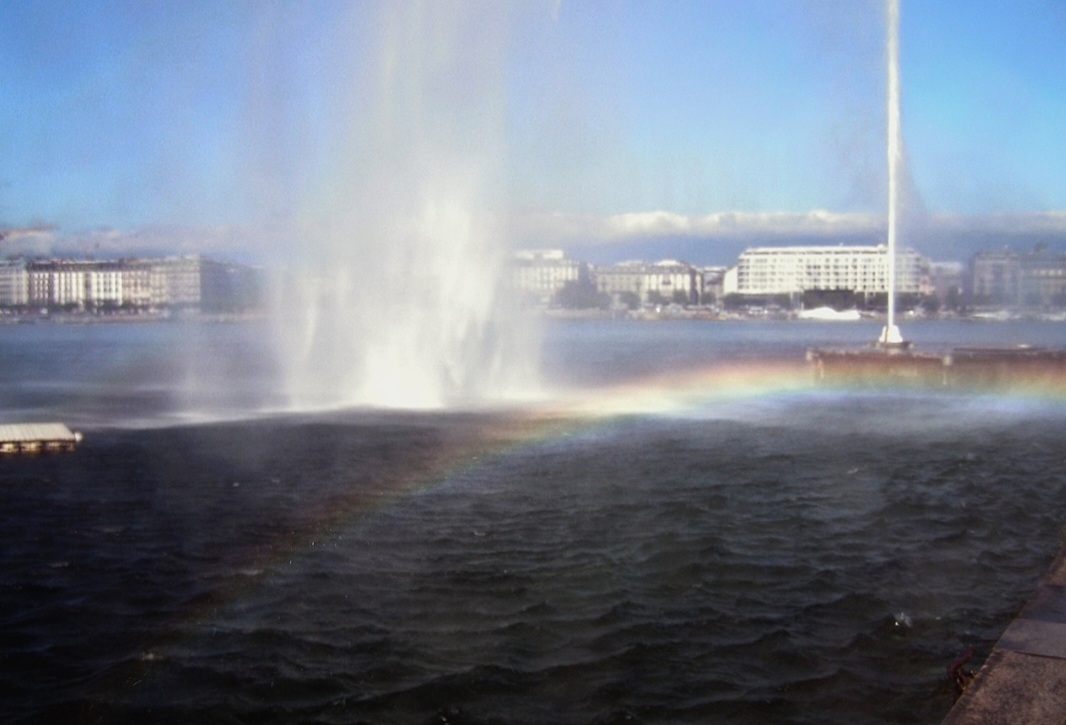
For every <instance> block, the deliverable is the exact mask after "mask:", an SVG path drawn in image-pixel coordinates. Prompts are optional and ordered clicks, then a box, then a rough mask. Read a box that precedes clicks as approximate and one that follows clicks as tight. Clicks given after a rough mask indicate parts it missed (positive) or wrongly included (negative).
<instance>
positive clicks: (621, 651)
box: [0, 321, 1066, 724]
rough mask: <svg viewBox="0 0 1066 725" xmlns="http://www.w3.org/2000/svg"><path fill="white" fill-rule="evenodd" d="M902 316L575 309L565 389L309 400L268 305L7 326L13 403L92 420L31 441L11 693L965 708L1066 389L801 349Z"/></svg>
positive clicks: (985, 332)
mask: <svg viewBox="0 0 1066 725" xmlns="http://www.w3.org/2000/svg"><path fill="white" fill-rule="evenodd" d="M878 331H879V327H878V326H876V325H869V324H839V323H838V324H831V323H830V324H821V323H810V324H807V323H705V322H669V323H633V322H624V321H617V322H612V321H552V322H547V323H545V325H544V330H543V336H544V339H543V344H542V347H541V350H542V352H541V359H540V360H539V367H540V370H541V371H542V376H541V382H540V385H539V387H538V390H539V391H540V395H539V397H537V398H536V399H535V400H532V401H529V402H527V403H523V404H516V403H514V402H510V403H508V404H507V405H501V406H480V407H478V408H476V409H467V410H451V411H435V412H415V411H382V410H377V411H372V410H335V411H330V412H317V413H311V412H306V411H304V412H297V411H287V412H282V411H283V409H284V407H285V405H284V396H283V391H282V390H280V389H279V386H278V383H277V369H276V366H275V365H274V363H273V361H272V359H271V357H270V354H269V351H268V349H266V348H265V347H264V345H263V342H262V341H263V340H265V339H267V338H268V337H269V336H268V335H265V334H264V332H263V330H262V329H261V328H260V327H259V326H258V325H257V324H255V323H248V324H230V325H208V324H191V323H188V324H177V323H172V324H135V325H83V326H61V325H34V326H8V327H0V369H2V370H3V371H4V376H3V379H2V380H0V410H2V411H3V413H2V418H3V422H10V421H20V420H51V419H58V420H63V421H65V422H68V423H70V424H72V426H73V427H77V428H80V429H81V430H83V432H84V433H85V435H86V438H85V441H84V443H83V444H82V446H81V447H80V448H79V449H78V451H76V452H75V453H73V454H67V455H56V456H42V457H33V458H5V459H3V460H0V537H2V540H3V541H4V546H3V547H2V549H0V652H2V653H3V657H2V658H0V688H2V691H3V692H4V693H5V694H4V697H3V698H2V701H0V716H2V719H3V721H4V722H27V723H29V722H100V723H124V722H130V723H133V722H137V723H144V722H153V723H189V722H197V723H252V722H255V723H427V724H428V723H444V722H449V723H560V724H565V723H575V724H576V723H768V722H773V723H911V722H937V721H939V720H940V719H941V718H942V717H943V716H944V715H945V714H946V712H947V710H948V709H949V708H950V706H951V704H952V699H953V692H952V687H951V684H950V682H949V681H948V680H947V678H946V676H945V668H946V667H947V665H948V664H949V663H950V662H951V661H952V660H953V659H954V658H955V657H956V656H957V655H958V654H960V653H961V652H962V651H964V650H965V648H966V647H967V646H969V645H973V646H974V647H975V649H976V651H977V661H975V662H974V664H975V665H976V664H979V661H980V659H981V658H983V657H984V656H987V654H988V653H989V651H990V650H991V647H992V645H993V644H994V642H995V640H996V639H997V638H998V637H999V635H1000V633H1001V632H1002V630H1003V628H1004V627H1005V626H1006V624H1007V623H1008V622H1009V621H1010V619H1011V618H1012V617H1013V615H1014V614H1015V613H1016V612H1017V611H1018V609H1019V608H1020V606H1021V604H1022V603H1023V602H1024V599H1025V597H1026V596H1027V594H1028V592H1030V591H1031V590H1032V588H1033V587H1034V586H1035V585H1036V583H1037V582H1038V580H1039V578H1040V577H1041V575H1042V574H1043V572H1044V570H1045V568H1046V567H1047V565H1048V563H1049V562H1050V561H1051V559H1052V557H1053V556H1054V555H1055V554H1056V553H1057V551H1058V548H1059V546H1060V544H1061V539H1062V532H1063V523H1064V521H1066V496H1064V494H1066V451H1064V450H1063V449H1062V446H1061V441H1062V440H1063V435H1064V433H1066V404H1064V398H1063V396H1062V395H1059V394H1056V391H1046V390H1045V391H1042V393H1041V395H1032V394H1022V393H1013V392H1011V393H1003V394H989V393H987V392H982V393H975V394H961V393H958V392H954V393H930V392H921V391H913V390H912V391H884V390H881V391H863V390H844V389H828V388H821V387H817V386H814V385H812V384H810V382H809V380H808V379H806V378H804V377H803V371H804V366H803V353H804V350H805V349H806V347H808V346H827V345H843V344H861V343H865V342H867V341H868V340H871V339H874V338H875V337H876V335H877V333H878ZM905 332H906V333H907V334H908V335H909V336H910V337H912V338H913V339H915V340H916V341H917V342H918V344H919V345H920V346H927V347H928V346H934V345H943V346H947V347H950V346H953V345H987V344H1005V343H1009V344H1015V343H1021V342H1027V343H1031V344H1042V345H1055V346H1062V345H1063V343H1066V326H1062V325H1056V324H1054V323H1035V322H1034V323H1019V324H1012V325H1002V324H992V323H984V324H979V323H969V324H966V323H943V322H938V323H931V322H930V323H915V324H913V325H911V326H908V327H906V328H905ZM1064 392H1066V391H1064Z"/></svg>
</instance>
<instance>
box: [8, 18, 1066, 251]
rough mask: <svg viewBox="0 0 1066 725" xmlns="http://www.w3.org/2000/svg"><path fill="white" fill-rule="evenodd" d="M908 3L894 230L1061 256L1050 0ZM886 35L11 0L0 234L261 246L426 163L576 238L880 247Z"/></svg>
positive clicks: (487, 206) (948, 244)
mask: <svg viewBox="0 0 1066 725" xmlns="http://www.w3.org/2000/svg"><path fill="white" fill-rule="evenodd" d="M901 5H902V7H901V21H900V57H901V79H902V123H903V135H904V146H905V153H906V172H907V175H908V183H907V184H906V189H907V190H906V193H905V194H904V199H905V202H906V209H905V213H906V216H907V222H906V224H904V225H903V229H904V232H905V236H906V235H909V238H906V239H904V242H903V243H906V244H909V245H910V246H915V247H917V248H919V249H920V250H921V251H923V252H925V253H926V254H928V255H929V256H931V257H933V258H935V259H936V258H943V259H950V258H960V259H961V258H964V257H965V255H966V254H969V253H971V252H972V251H973V250H974V249H975V248H979V247H981V246H982V245H984V246H987V245H993V244H994V245H1002V244H1008V243H1009V244H1014V245H1024V244H1029V243H1031V242H1034V241H1043V242H1047V243H1049V244H1051V245H1052V246H1053V247H1055V248H1057V249H1060V250H1062V251H1066V132H1064V129H1066V3H1064V2H1063V1H1062V0H987V1H985V0H969V1H963V0H936V2H930V1H927V0H922V1H918V0H902V2H901ZM884 28H885V23H884V3H883V2H873V1H872V0H701V1H694V2H685V1H684V0H674V1H672V2H666V1H665V0H664V1H663V2H620V1H619V2H612V1H609V0H602V1H600V0H598V1H596V2H589V1H583V2H579V1H577V0H574V1H572V2H571V1H570V0H562V2H559V3H556V2H553V1H552V0H544V1H543V2H542V1H540V0H536V1H534V0H529V1H528V2H519V3H515V4H511V5H504V4H503V3H500V2H494V1H491V0H483V1H481V2H469V3H461V4H460V3H449V2H439V3H427V4H424V5H420V4H417V3H413V2H411V3H408V2H393V3H389V2H381V3H378V2H370V1H369V0H367V1H363V2H354V3H346V2H340V1H339V0H320V1H317V2H316V1H315V0H303V1H294V2H265V1H256V2H251V1H249V2H225V1H224V0H209V1H204V2H196V1H195V0H193V1H192V2H180V3H179V2H176V1H173V0H136V1H134V0H130V1H128V2H119V1H108V2H105V1H98V0H82V1H79V2H69V1H68V0H55V1H48V0H41V1H38V2H14V3H2V4H0V94H2V97H3V99H4V102H3V103H2V104H0V229H6V230H7V232H6V234H7V239H6V241H5V242H3V244H6V245H8V247H9V249H7V250H4V249H3V248H2V247H0V252H8V251H13V250H16V249H17V245H18V244H20V243H21V244H23V245H24V246H26V247H27V248H32V247H33V244H38V245H41V246H48V245H51V246H54V247H62V246H64V245H66V246H67V247H70V248H73V249H79V248H81V249H105V250H112V249H118V250H121V249H122V248H123V247H128V248H131V249H144V248H153V247H158V248H160V249H165V248H178V249H179V250H180V249H184V250H186V251H188V250H195V249H197V248H198V247H203V251H208V252H230V253H233V254H235V255H240V256H244V257H256V256H265V257H269V256H271V255H275V254H276V252H278V251H279V249H283V245H284V244H286V243H292V242H291V239H293V238H298V235H296V236H294V235H292V234H287V233H285V232H279V231H278V230H285V229H288V228H290V227H292V226H294V225H296V226H304V227H306V226H307V225H308V224H311V223H328V222H329V220H330V218H331V217H336V216H338V215H341V214H342V210H344V209H346V208H347V200H348V197H351V196H359V197H361V198H369V199H375V200H377V201H378V202H381V200H382V199H386V200H387V201H388V203H386V204H385V206H387V207H388V208H389V211H390V213H395V214H405V213H408V212H409V211H410V209H409V208H408V205H407V204H406V203H405V202H403V201H402V200H401V201H397V196H398V194H399V193H400V192H396V193H393V194H391V195H389V196H385V195H383V192H382V191H381V189H382V188H383V187H388V188H396V189H402V188H409V187H412V186H417V185H418V183H420V182H419V181H418V179H419V178H420V175H421V173H422V169H423V166H424V163H423V160H424V159H425V158H430V159H432V160H433V165H434V167H435V168H438V169H443V172H442V173H446V174H452V175H453V176H455V177H456V178H467V177H468V176H470V175H471V174H473V175H476V176H477V179H476V183H474V182H471V183H470V184H469V188H470V189H472V191H470V192H469V193H468V195H467V196H466V197H464V198H465V199H467V201H469V203H471V204H473V205H475V206H476V207H477V208H478V209H479V210H483V211H486V212H488V213H492V214H494V215H497V216H499V217H504V218H506V220H507V221H506V224H507V228H508V229H509V230H510V237H511V238H512V239H513V240H514V243H516V244H529V245H537V246H563V247H564V248H567V249H568V251H571V252H572V253H573V254H575V255H577V256H582V255H584V256H587V257H592V258H596V259H603V260H606V259H610V258H621V257H632V256H656V255H660V254H662V255H666V254H667V253H668V252H670V251H671V250H676V252H677V254H671V255H670V256H684V257H687V258H690V259H691V260H692V261H694V262H697V263H715V262H717V263H725V262H727V261H729V259H730V256H731V255H734V254H735V252H736V251H737V249H738V248H742V247H743V246H745V245H748V244H762V243H785V242H787V241H790V240H793V239H802V240H803V241H811V240H812V239H816V240H825V241H831V240H834V239H839V240H847V241H852V240H854V241H863V242H872V241H877V240H878V238H879V237H883V228H884V214H885V206H886V204H885V195H886V192H885V188H886V184H885V173H886V172H885V160H884V148H885V141H884V126H885V121H884V118H885V115H884V96H885V71H884ZM471 159H474V161H471ZM309 220H310V221H309ZM379 221H380V220H379ZM271 230H273V231H271ZM285 240H290V241H289V242H286V241H285Z"/></svg>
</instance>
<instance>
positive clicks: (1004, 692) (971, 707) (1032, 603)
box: [943, 549, 1066, 725]
mask: <svg viewBox="0 0 1066 725" xmlns="http://www.w3.org/2000/svg"><path fill="white" fill-rule="evenodd" d="M1064 722H1066V549H1063V551H1061V552H1060V553H1059V555H1058V557H1057V558H1056V559H1055V561H1054V563H1052V565H1051V568H1050V570H1049V571H1048V573H1047V575H1046V576H1045V577H1044V579H1043V581H1041V582H1040V586H1039V587H1037V589H1036V591H1035V592H1034V593H1033V595H1032V597H1031V598H1030V599H1029V602H1028V603H1027V604H1026V605H1025V607H1024V608H1023V609H1022V611H1021V613H1020V614H1019V615H1018V617H1017V618H1016V619H1015V620H1014V621H1013V622H1012V623H1011V625H1010V626H1009V627H1007V630H1006V631H1005V632H1004V633H1003V636H1002V637H1000V639H999V642H998V643H996V646H995V648H994V649H993V650H992V654H991V655H989V657H988V659H987V660H986V661H985V664H984V666H983V667H981V669H980V670H979V671H978V672H977V675H976V677H974V679H973V681H972V682H971V683H970V685H969V687H967V689H966V691H965V692H964V693H963V694H962V697H960V698H959V700H958V702H956V703H955V706H954V707H953V708H952V709H951V712H949V713H948V716H947V718H945V719H944V721H943V725H999V724H1000V723H1002V724H1003V725H1007V724H1008V723H1009V724H1010V725H1017V724H1018V723H1027V725H1045V724H1046V725H1051V724H1052V723H1054V724H1055V725H1062V724H1063V723H1064Z"/></svg>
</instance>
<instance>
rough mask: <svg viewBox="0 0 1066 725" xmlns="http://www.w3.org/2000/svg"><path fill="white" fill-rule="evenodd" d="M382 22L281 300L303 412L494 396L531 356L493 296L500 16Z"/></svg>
mask: <svg viewBox="0 0 1066 725" xmlns="http://www.w3.org/2000/svg"><path fill="white" fill-rule="evenodd" d="M365 8H366V6H365V5H357V9H365ZM378 21H379V23H378V24H377V25H376V26H375V29H374V35H375V42H376V47H374V48H373V50H372V52H371V53H370V56H369V60H365V61H364V63H363V67H362V70H363V72H364V73H366V71H367V70H369V73H368V74H366V75H364V76H360V77H359V78H357V79H356V81H355V83H356V85H358V86H359V90H358V91H353V92H352V95H353V97H354V103H353V104H352V107H351V108H349V109H346V115H347V116H348V117H349V118H348V120H347V121H346V123H345V125H344V127H343V129H342V132H341V133H340V134H339V136H340V140H339V142H338V143H336V144H335V145H336V146H337V148H336V149H335V152H334V158H332V159H330V160H329V161H328V162H327V163H326V164H325V167H326V170H325V172H324V173H323V174H321V176H322V178H321V179H320V185H321V188H319V189H318V190H317V192H316V194H315V201H313V202H311V203H305V204H304V205H303V206H302V208H301V213H300V219H299V224H298V230H297V232H296V235H297V246H298V248H299V249H298V252H297V261H296V264H295V265H294V269H293V271H292V272H291V273H289V274H287V275H284V276H283V277H282V279H281V284H280V287H279V295H278V300H279V306H278V315H277V316H278V319H279V321H280V323H281V324H280V326H279V340H280V343H281V349H282V351H283V353H282V356H281V359H282V365H283V367H284V369H285V378H286V393H287V394H288V397H289V400H290V403H291V405H293V406H294V407H299V408H305V407H323V406H349V405H371V406H390V407H396V406H398V407H417V408H433V407H440V406H446V405H451V404H458V403H468V402H472V401H484V400H485V399H495V398H497V397H499V396H502V395H506V394H507V392H508V391H510V390H513V389H514V388H515V387H516V386H517V385H519V384H520V382H521V381H522V379H523V378H524V377H525V375H524V373H525V370H526V369H528V364H527V363H526V362H525V361H526V360H528V359H529V357H530V356H529V354H528V351H527V350H526V349H524V345H523V342H524V341H525V338H524V336H523V333H524V332H525V329H526V326H523V325H517V324H509V323H508V320H507V316H506V314H505V312H506V306H507V295H506V294H504V292H503V288H502V285H501V281H502V279H501V277H502V274H503V272H504V264H505V262H506V260H507V259H508V256H509V255H508V245H507V243H506V241H507V230H506V228H505V227H504V225H503V224H502V223H501V221H500V220H501V219H503V218H504V216H505V215H504V214H503V211H504V209H505V207H506V199H505V198H503V189H504V188H505V185H504V184H503V183H502V181H501V179H502V164H503V153H504V150H505V140H506V137H505V131H504V121H505V96H504V53H503V51H504V44H505V40H506V30H507V28H506V21H507V15H506V11H505V9H501V8H496V7H487V6H483V5H478V6H477V8H472V7H465V6H463V4H461V3H436V2H424V3H418V2H404V3H392V2H385V3H382V5H381V7H380V17H379V18H378Z"/></svg>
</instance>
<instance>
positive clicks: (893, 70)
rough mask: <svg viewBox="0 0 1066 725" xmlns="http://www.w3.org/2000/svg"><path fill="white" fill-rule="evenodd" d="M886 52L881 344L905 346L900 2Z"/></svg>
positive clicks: (889, 24) (893, 2)
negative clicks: (900, 261) (899, 260)
mask: <svg viewBox="0 0 1066 725" xmlns="http://www.w3.org/2000/svg"><path fill="white" fill-rule="evenodd" d="M885 27H886V31H885V50H886V53H885V55H886V72H887V83H886V86H887V90H886V115H887V117H888V123H887V138H886V149H887V156H888V158H887V160H888V242H887V246H888V249H887V254H888V319H887V320H886V322H885V327H884V328H883V329H882V330H881V337H880V338H879V340H878V344H879V345H882V346H887V347H891V346H900V345H904V344H905V343H904V341H903V336H902V335H901V334H900V331H899V328H898V327H897V326H896V220H897V215H898V204H899V197H898V176H899V163H900V121H899V0H888V9H887V18H886V23H885Z"/></svg>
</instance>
